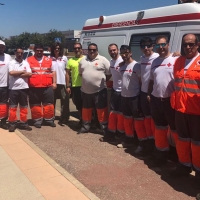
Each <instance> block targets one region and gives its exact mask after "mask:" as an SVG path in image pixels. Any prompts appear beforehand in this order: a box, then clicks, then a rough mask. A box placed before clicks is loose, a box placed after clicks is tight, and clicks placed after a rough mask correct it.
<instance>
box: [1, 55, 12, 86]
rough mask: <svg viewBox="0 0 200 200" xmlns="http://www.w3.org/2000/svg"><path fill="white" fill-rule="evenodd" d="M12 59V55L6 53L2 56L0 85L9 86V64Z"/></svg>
mask: <svg viewBox="0 0 200 200" xmlns="http://www.w3.org/2000/svg"><path fill="white" fill-rule="evenodd" d="M11 60H12V58H11V56H10V55H8V54H6V53H4V54H3V55H1V56H0V87H7V86H8V64H9V62H10V61H11Z"/></svg>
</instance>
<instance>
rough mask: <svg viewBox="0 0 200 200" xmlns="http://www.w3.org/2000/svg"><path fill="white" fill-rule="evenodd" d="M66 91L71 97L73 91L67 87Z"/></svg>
mask: <svg viewBox="0 0 200 200" xmlns="http://www.w3.org/2000/svg"><path fill="white" fill-rule="evenodd" d="M66 91H67V93H68V94H69V95H70V94H71V89H70V87H67V88H66Z"/></svg>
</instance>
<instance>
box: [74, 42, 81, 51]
mask: <svg viewBox="0 0 200 200" xmlns="http://www.w3.org/2000/svg"><path fill="white" fill-rule="evenodd" d="M77 44H78V45H79V46H80V47H81V49H82V44H81V43H80V42H75V43H74V46H75V45H77Z"/></svg>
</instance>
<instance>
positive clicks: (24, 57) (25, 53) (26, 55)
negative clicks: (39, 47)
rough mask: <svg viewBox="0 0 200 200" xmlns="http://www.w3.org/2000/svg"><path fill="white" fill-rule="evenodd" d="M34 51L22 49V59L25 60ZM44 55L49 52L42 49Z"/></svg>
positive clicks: (49, 53)
mask: <svg viewBox="0 0 200 200" xmlns="http://www.w3.org/2000/svg"><path fill="white" fill-rule="evenodd" d="M34 54H35V52H34V51H33V50H24V53H23V59H24V60H26V59H27V58H28V57H30V56H33V55H34ZM43 55H44V56H47V57H48V56H50V55H51V52H50V51H43Z"/></svg>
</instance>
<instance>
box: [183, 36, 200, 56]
mask: <svg viewBox="0 0 200 200" xmlns="http://www.w3.org/2000/svg"><path fill="white" fill-rule="evenodd" d="M195 35H196V36H197V37H198V38H199V41H200V34H195ZM183 37H184V36H183ZM198 52H199V53H200V47H199V48H198ZM181 55H182V56H184V55H185V53H184V51H183V48H182V45H181Z"/></svg>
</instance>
